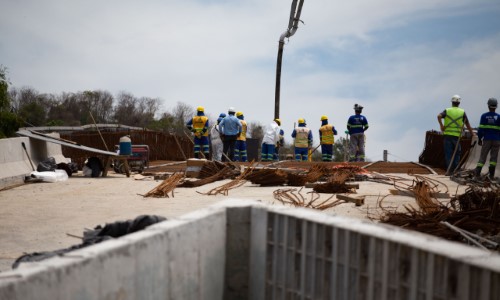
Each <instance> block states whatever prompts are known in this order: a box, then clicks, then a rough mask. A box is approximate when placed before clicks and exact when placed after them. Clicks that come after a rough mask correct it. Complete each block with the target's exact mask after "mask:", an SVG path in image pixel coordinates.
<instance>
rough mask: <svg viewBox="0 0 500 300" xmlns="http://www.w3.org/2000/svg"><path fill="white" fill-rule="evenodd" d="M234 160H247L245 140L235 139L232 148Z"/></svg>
mask: <svg viewBox="0 0 500 300" xmlns="http://www.w3.org/2000/svg"><path fill="white" fill-rule="evenodd" d="M234 160H235V161H247V142H246V141H239V140H237V141H236V146H235V149H234Z"/></svg>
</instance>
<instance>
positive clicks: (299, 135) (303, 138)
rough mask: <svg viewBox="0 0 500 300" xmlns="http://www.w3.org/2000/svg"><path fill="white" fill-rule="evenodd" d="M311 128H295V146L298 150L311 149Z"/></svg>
mask: <svg viewBox="0 0 500 300" xmlns="http://www.w3.org/2000/svg"><path fill="white" fill-rule="evenodd" d="M309 131H310V129H309V128H306V127H297V128H295V143H294V146H295V147H297V148H307V147H309V139H308V137H309Z"/></svg>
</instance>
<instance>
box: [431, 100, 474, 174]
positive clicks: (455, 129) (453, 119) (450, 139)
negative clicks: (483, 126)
mask: <svg viewBox="0 0 500 300" xmlns="http://www.w3.org/2000/svg"><path fill="white" fill-rule="evenodd" d="M461 100H462V99H461V98H460V96H459V95H454V96H453V97H451V107H449V108H447V109H445V110H443V112H441V113H440V114H439V115H438V116H437V119H438V123H439V127H440V128H441V131H442V132H443V138H444V158H445V163H446V169H447V170H448V171H449V172H451V173H453V171H455V169H456V168H457V167H458V163H459V162H460V155H461V151H462V148H461V146H460V138H461V136H462V132H463V128H464V124H465V125H466V126H467V129H468V130H469V132H471V133H472V135H474V131H472V128H471V126H470V124H469V120H468V119H467V115H466V114H465V111H464V110H463V109H461V108H459V107H458V106H459V105H460V101H461ZM442 119H444V125H443V122H442ZM454 154H455V155H454ZM453 155H454V156H453ZM452 157H453V161H452ZM447 173H448V172H447Z"/></svg>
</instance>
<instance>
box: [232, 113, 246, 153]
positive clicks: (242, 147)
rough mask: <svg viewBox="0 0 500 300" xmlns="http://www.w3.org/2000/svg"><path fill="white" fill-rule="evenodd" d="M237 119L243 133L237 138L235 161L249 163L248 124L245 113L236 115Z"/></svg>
mask: <svg viewBox="0 0 500 300" xmlns="http://www.w3.org/2000/svg"><path fill="white" fill-rule="evenodd" d="M236 118H238V119H240V122H241V133H240V134H239V135H238V137H237V138H236V146H235V149H234V160H236V161H247V122H246V121H245V116H244V115H243V112H241V111H239V112H237V113H236Z"/></svg>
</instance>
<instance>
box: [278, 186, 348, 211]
mask: <svg viewBox="0 0 500 300" xmlns="http://www.w3.org/2000/svg"><path fill="white" fill-rule="evenodd" d="M301 190H302V188H300V189H299V190H298V191H297V189H295V188H288V189H278V190H276V191H274V192H273V195H274V199H276V200H278V201H279V202H281V203H283V204H288V205H292V206H295V207H307V208H314V209H318V210H325V209H328V208H332V207H334V206H337V205H339V204H342V203H345V201H344V200H342V199H339V200H336V201H330V200H331V199H332V198H333V195H332V196H330V197H328V198H327V199H325V200H323V201H321V202H319V203H318V202H317V201H318V200H319V198H320V197H321V196H320V194H318V193H316V192H309V193H308V194H311V197H310V199H309V200H306V197H304V195H302V194H301V193H300V191H301ZM295 192H297V193H295Z"/></svg>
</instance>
